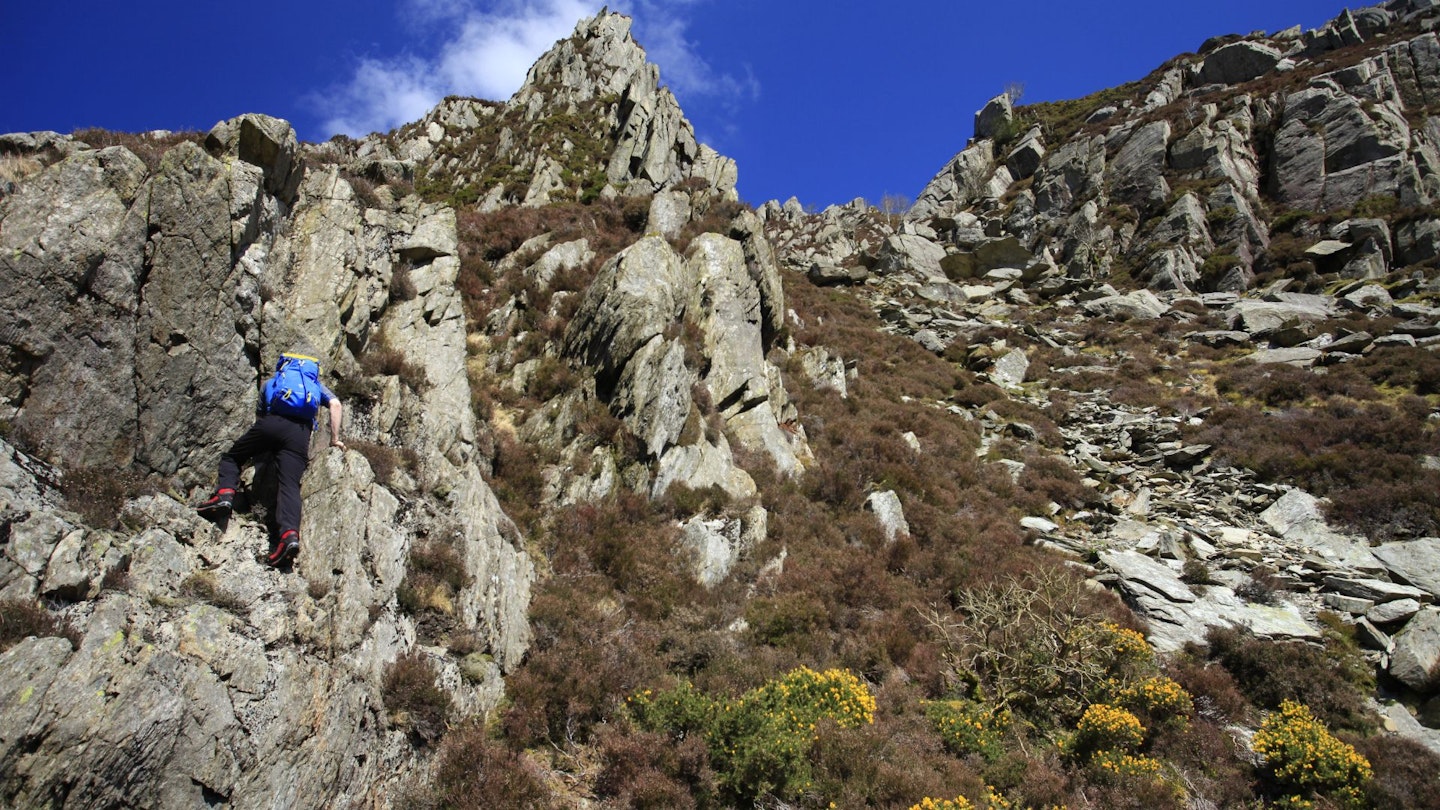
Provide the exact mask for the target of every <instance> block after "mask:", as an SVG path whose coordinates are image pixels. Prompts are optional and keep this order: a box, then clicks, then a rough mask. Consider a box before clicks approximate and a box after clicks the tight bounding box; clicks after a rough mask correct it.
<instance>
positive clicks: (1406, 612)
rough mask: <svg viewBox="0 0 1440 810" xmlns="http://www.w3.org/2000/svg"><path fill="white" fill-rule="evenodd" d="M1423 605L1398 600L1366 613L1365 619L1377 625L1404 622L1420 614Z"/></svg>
mask: <svg viewBox="0 0 1440 810" xmlns="http://www.w3.org/2000/svg"><path fill="white" fill-rule="evenodd" d="M1421 607H1422V606H1421V604H1420V603H1419V602H1418V601H1416V600H1414V599H1396V600H1395V601H1393V602H1386V603H1384V604H1380V605H1376V606H1375V607H1373V608H1371V609H1369V610H1367V611H1365V618H1367V619H1369V620H1370V621H1372V622H1374V623H1375V624H1392V623H1394V622H1403V621H1405V620H1406V619H1408V618H1410V617H1411V616H1414V615H1415V614H1416V613H1419V612H1420V608H1421Z"/></svg>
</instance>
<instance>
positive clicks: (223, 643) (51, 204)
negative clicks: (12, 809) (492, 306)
mask: <svg viewBox="0 0 1440 810" xmlns="http://www.w3.org/2000/svg"><path fill="white" fill-rule="evenodd" d="M298 150H299V147H298V145H297V143H296V141H295V138H294V134H293V132H292V131H291V129H290V127H289V125H288V124H285V123H284V122H282V121H278V120H276V119H271V118H266V117H264V116H258V115H247V116H243V117H241V118H238V119H235V120H232V121H226V122H222V123H221V124H219V125H217V126H216V127H215V129H214V130H213V131H212V132H211V133H210V134H209V135H208V136H207V137H206V138H205V139H204V143H203V145H202V144H201V143H197V142H192V141H186V142H182V143H179V144H178V145H175V146H172V147H171V148H169V149H168V150H166V151H164V153H163V156H161V157H160V158H159V160H158V162H157V163H156V164H155V165H154V166H153V168H152V167H150V166H148V165H147V164H146V163H145V162H144V161H143V160H142V159H141V158H140V157H138V156H136V155H135V154H134V153H132V152H131V151H130V150H129V149H127V148H125V147H110V148H107V149H100V150H93V149H86V148H83V147H82V148H76V149H74V150H72V151H71V152H70V154H69V156H68V157H63V158H61V159H59V160H56V161H54V162H52V163H51V164H50V165H48V166H46V167H44V168H43V170H41V171H39V172H38V173H37V174H35V175H34V176H32V177H30V178H28V179H27V180H26V181H25V182H23V183H21V184H19V185H18V187H17V188H16V189H15V191H14V192H13V193H11V194H8V195H7V196H6V197H4V198H3V200H0V225H3V227H0V233H3V236H0V240H3V242H4V248H5V249H4V253H3V255H4V259H3V260H0V285H3V287H4V290H5V302H4V304H0V307H4V308H5V314H4V316H3V320H4V323H5V326H4V327H3V332H0V353H3V356H4V358H5V362H4V363H3V368H4V369H5V371H4V374H5V379H4V383H3V390H4V392H5V398H4V403H3V407H4V409H5V418H6V421H7V422H8V423H9V424H10V426H11V429H12V431H13V433H12V434H11V435H12V436H13V437H14V440H15V442H17V443H21V444H23V446H24V448H25V451H24V452H21V451H20V450H17V449H16V448H15V446H14V445H12V444H11V443H9V442H0V455H3V458H4V462H3V470H4V473H3V475H0V504H3V506H0V509H3V511H4V515H3V521H4V523H5V524H6V525H7V526H11V527H13V528H11V529H10V530H9V531H8V533H7V537H8V542H7V543H6V544H5V547H4V552H3V561H0V593H3V594H4V596H5V597H6V598H9V599H34V598H36V597H44V598H47V599H63V600H65V601H66V602H67V603H70V604H71V607H70V608H68V609H67V610H66V619H67V620H68V621H69V623H70V625H71V626H72V627H73V628H74V630H75V633H76V634H77V637H78V639H79V642H78V647H75V648H73V649H72V647H71V644H70V642H68V641H66V640H63V639H54V638H46V639H32V640H30V641H26V642H22V643H20V644H18V645H16V646H14V647H12V648H10V649H9V650H6V651H5V652H4V653H3V655H0V679H3V680H4V682H5V687H4V689H5V693H4V695H3V696H0V700H3V701H4V704H3V705H4V706H5V711H4V712H3V714H4V717H5V720H4V723H3V729H0V761H3V762H4V763H5V767H4V773H5V774H6V775H5V776H4V778H3V780H0V796H3V802H4V803H6V804H15V805H16V806H34V805H41V804H45V803H48V802H50V801H51V800H52V799H53V798H54V797H56V796H61V795H64V796H65V801H67V802H70V803H73V804H77V805H87V806H108V805H128V806H196V805H202V804H204V803H206V802H210V803H215V802H217V801H218V802H226V803H228V804H229V806H235V807H253V806H327V805H332V804H335V803H337V802H338V803H341V804H344V803H347V802H350V801H361V800H364V799H366V797H372V796H375V795H378V794H379V793H381V792H383V791H384V790H386V789H387V786H389V785H391V784H393V783H394V782H395V779H396V774H397V773H400V772H403V771H405V770H406V769H408V768H410V767H413V766H414V765H415V764H416V763H417V762H419V761H421V760H420V759H419V757H420V756H422V754H420V753H418V749H416V748H414V747H412V746H411V745H410V744H409V743H408V741H407V732H406V730H405V728H404V726H403V725H399V724H397V723H396V722H394V721H392V720H391V719H390V717H389V715H388V714H387V711H386V708H385V706H384V704H383V699H382V697H381V693H380V684H381V681H382V678H383V676H384V674H385V672H386V670H387V668H388V667H389V665H390V664H391V663H393V662H394V661H395V660H396V658H397V657H398V656H400V655H402V654H405V653H408V652H411V651H412V650H417V649H419V647H417V643H418V642H419V641H421V639H419V638H418V637H417V632H416V620H415V619H414V618H413V617H412V616H410V615H408V614H407V613H406V612H404V611H403V610H401V609H400V608H399V607H398V604H397V596H396V594H397V590H398V589H399V587H400V585H401V583H402V581H404V579H405V577H406V576H407V569H408V567H409V558H410V554H411V551H412V549H413V548H414V547H415V545H416V544H417V542H419V538H424V537H428V538H431V539H432V541H433V539H434V538H440V537H443V538H445V542H447V543H448V544H450V545H451V546H452V547H453V548H454V550H455V552H456V554H457V557H458V559H459V560H460V561H461V564H462V565H463V567H464V572H465V581H466V582H467V583H468V584H467V585H466V586H465V587H464V588H462V589H461V590H460V591H459V592H458V593H457V594H456V595H455V599H454V600H453V604H452V605H451V606H450V608H449V610H450V614H449V615H450V616H451V617H452V618H453V620H454V622H455V623H456V625H457V627H459V628H461V629H462V631H463V632H465V633H467V634H469V635H470V637H472V638H473V639H474V640H475V642H474V643H475V646H478V648H479V649H480V651H481V652H483V653H484V654H486V655H487V656H488V661H489V662H490V663H489V664H488V665H487V666H488V669H485V670H483V671H480V672H479V674H478V676H476V677H468V676H467V677H466V678H461V677H460V675H459V672H460V669H459V663H458V660H457V658H456V657H455V656H452V655H449V654H447V653H446V649H445V647H443V646H438V647H437V646H428V647H425V649H426V650H427V652H424V653H422V654H423V655H425V656H426V657H427V658H428V659H429V660H431V661H432V665H433V666H434V668H435V670H436V672H437V673H439V677H440V679H441V682H442V683H444V684H445V688H446V690H447V694H448V695H449V696H450V699H451V701H452V702H453V703H454V704H455V705H456V706H462V707H465V708H466V709H468V710H470V711H475V712H481V711H485V710H486V709H488V708H491V707H494V706H495V705H497V704H498V702H499V700H500V698H501V695H502V692H503V682H502V680H501V677H502V675H503V674H504V673H505V672H506V671H508V670H510V669H513V668H514V667H516V666H518V665H519V663H520V661H521V659H522V657H523V655H524V653H525V651H526V649H527V647H528V644H529V638H530V630H529V623H528V618H527V616H526V611H527V608H528V603H529V589H530V584H531V581H532V579H533V577H534V572H533V566H532V564H531V562H530V560H529V557H528V554H527V553H526V552H525V551H524V549H523V547H522V544H521V538H520V536H519V534H518V532H517V531H516V529H515V526H514V525H513V523H512V522H511V521H510V519H509V518H508V517H506V515H505V514H504V513H503V512H502V511H501V509H500V506H499V504H498V502H497V501H496V498H495V496H494V494H493V493H492V492H491V491H490V488H489V486H488V484H487V483H486V481H485V478H484V473H485V472H486V471H487V470H488V466H489V464H490V459H489V458H488V455H487V454H488V452H489V451H488V450H484V449H483V444H482V439H483V438H484V437H483V435H482V431H483V428H482V427H481V426H480V425H479V424H478V423H477V421H476V419H475V416H474V413H473V412H472V410H471V407H470V400H471V391H470V388H469V385H468V383H467V377H466V374H465V364H466V357H467V353H466V334H465V319H464V313H463V309H462V305H461V300H460V295H459V293H458V292H457V290H456V288H455V279H456V272H457V270H458V267H459V258H458V250H457V238H456V224H455V223H456V220H455V216H454V213H453V211H451V210H449V209H448V208H444V207H441V206H435V205H427V204H423V203H420V202H419V201H418V200H416V199H414V198H411V199H410V200H408V201H404V202H400V203H396V204H394V205H392V206H390V207H387V208H383V209H382V208H372V209H369V210H366V208H365V206H364V205H363V204H362V203H361V201H360V200H359V199H358V198H357V196H356V195H355V193H354V192H353V190H352V187H351V184H350V183H349V182H348V181H347V180H345V179H344V178H342V177H341V176H340V175H339V173H338V172H337V171H335V170H334V169H333V168H314V167H311V168H310V169H309V170H305V169H303V168H302V160H301V158H300V155H299V151H298ZM402 278H403V286H404V290H403V292H401V291H399V285H401V283H402V282H401V279H402ZM301 343H303V344H305V345H307V346H308V347H309V348H310V349H311V350H312V351H314V352H315V353H316V354H317V355H318V356H319V357H321V359H322V361H323V365H324V367H325V368H326V369H327V374H326V377H327V380H328V381H329V382H330V383H331V384H332V385H335V386H336V387H338V388H341V389H342V390H344V391H346V392H347V393H346V394H345V396H344V399H345V401H346V405H347V406H348V409H349V410H348V414H347V422H348V424H347V426H346V435H347V437H348V438H354V439H364V440H366V441H367V442H368V443H369V444H370V445H371V446H373V447H377V448H380V449H382V450H383V449H384V448H387V447H388V448H403V449H404V451H405V452H406V453H408V454H410V455H409V457H410V458H411V459H413V462H412V463H411V465H410V467H409V469H408V470H407V471H405V472H402V473H399V474H398V475H399V476H401V478H400V480H395V479H394V478H393V477H392V478H391V479H389V480H377V478H376V475H375V473H374V472H373V471H372V467H371V464H370V463H369V461H368V460H367V457H366V456H364V455H361V454H360V453H357V452H355V451H353V450H352V451H349V452H346V453H342V452H340V451H338V450H327V449H324V448H323V446H321V445H318V444H317V446H316V448H315V450H314V451H313V452H312V464H311V466H310V470H309V472H308V473H307V475H306V477H305V480H304V482H303V493H304V497H305V514H304V521H303V523H302V526H301V536H302V538H303V540H304V543H303V554H302V556H301V559H300V561H299V562H298V564H297V565H296V567H295V570H294V571H293V572H291V573H289V574H286V573H281V572H277V571H273V570H270V569H268V568H265V567H264V566H262V565H261V564H260V563H259V562H257V561H256V559H255V554H256V552H257V551H258V550H260V549H263V548H264V547H265V546H266V536H265V530H264V528H263V527H262V526H261V525H260V524H258V523H256V522H255V521H253V520H252V519H251V518H249V517H247V516H244V515H237V517H236V519H235V520H234V521H232V525H231V526H230V528H229V530H228V531H225V532H220V531H217V530H216V529H214V528H213V527H211V526H210V525H209V524H207V523H204V522H202V521H200V520H199V519H198V518H197V517H196V516H195V515H194V514H193V512H191V510H190V508H189V507H188V506H187V505H185V503H183V502H182V501H181V500H180V499H179V498H183V497H184V495H180V496H178V498H177V496H176V495H170V494H166V495H153V496H144V497H133V496H132V497H130V498H129V500H128V501H125V500H122V501H117V502H116V503H115V504H114V506H113V507H109V508H118V509H120V510H121V511H120V518H121V520H120V523H119V524H118V526H112V525H110V524H109V523H108V520H109V519H110V518H113V517H114V514H113V513H111V514H109V515H103V516H101V517H85V516H82V515H80V514H77V513H75V512H72V511H69V510H68V509H67V505H68V506H70V507H76V508H83V507H84V506H85V503H84V502H83V501H81V500H71V499H66V498H62V497H61V496H60V494H59V492H58V491H57V488H56V487H57V484H64V482H66V481H69V480H71V479H75V480H77V481H84V480H91V479H94V480H103V479H105V478H108V477H113V476H118V475H121V474H122V471H124V472H123V474H124V475H131V476H133V475H148V476H150V477H151V479H152V480H153V481H155V482H157V483H160V482H163V484H164V487H165V488H166V489H168V491H169V492H171V493H183V492H185V491H187V490H188V491H189V493H190V495H191V497H195V498H199V497H203V494H202V493H204V492H205V491H206V489H207V488H208V487H209V486H211V485H212V484H213V480H214V475H215V465H216V463H217V460H218V456H219V453H220V452H221V451H222V450H223V449H224V448H225V447H226V446H227V445H228V443H229V442H230V441H231V440H233V438H234V437H235V436H237V435H238V434H239V432H240V431H241V430H243V429H244V428H245V427H246V426H247V425H248V424H249V420H250V419H251V414H252V413H253V411H254V409H255V406H256V391H257V384H258V383H259V382H260V381H262V380H263V378H264V377H265V376H266V374H267V373H268V370H269V368H270V367H271V366H272V364H273V362H274V358H275V357H276V356H277V355H278V353H279V352H280V351H282V350H288V349H291V348H293V347H294V346H296V345H299V344H301ZM381 350H383V351H385V352H392V353H395V355H396V356H398V357H401V358H404V360H405V362H406V363H408V364H409V366H408V368H409V369H410V371H409V372H408V374H409V375H410V378H409V379H407V380H401V379H400V378H399V377H396V376H389V375H386V374H378V375H372V374H370V373H367V372H366V371H365V370H364V368H365V367H366V357H367V352H373V351H381ZM342 383H343V385H342ZM389 452H391V453H394V452H397V450H394V449H392V450H390V451H389ZM54 465H59V466H58V467H57V466H54ZM417 481H428V482H432V483H430V484H428V485H427V486H426V488H424V489H422V488H420V487H418V486H417V485H416V482H417ZM260 486H261V482H260V481H259V480H258V479H257V481H256V482H255V487H256V489H255V492H256V494H257V495H258V494H259V492H260ZM77 497H89V496H77ZM127 582H128V585H127V584H124V583H127ZM426 643H427V644H428V643H430V641H429V640H427V641H426ZM302 775H303V777H304V778H302Z"/></svg>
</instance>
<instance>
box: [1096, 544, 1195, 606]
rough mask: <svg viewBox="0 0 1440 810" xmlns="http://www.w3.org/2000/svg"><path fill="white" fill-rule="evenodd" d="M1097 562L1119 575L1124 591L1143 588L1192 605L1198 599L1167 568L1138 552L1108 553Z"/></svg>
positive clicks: (1174, 573)
mask: <svg viewBox="0 0 1440 810" xmlns="http://www.w3.org/2000/svg"><path fill="white" fill-rule="evenodd" d="M1100 562H1101V563H1103V564H1104V565H1105V566H1106V567H1107V568H1109V569H1110V570H1111V571H1114V572H1115V573H1116V574H1117V575H1119V577H1120V579H1121V581H1122V583H1124V586H1125V588H1126V589H1127V590H1132V591H1133V590H1134V589H1136V588H1145V589H1148V590H1150V591H1153V592H1154V593H1156V594H1158V595H1160V596H1163V597H1165V598H1166V599H1168V600H1170V601H1172V602H1194V601H1195V600H1196V599H1197V598H1198V597H1197V596H1196V595H1195V592H1194V591H1192V590H1190V586H1189V585H1186V584H1185V583H1184V582H1181V581H1180V575H1179V573H1177V572H1176V571H1175V570H1174V569H1172V568H1170V567H1169V566H1167V565H1165V564H1163V563H1159V562H1156V561H1155V560H1152V559H1150V558H1149V557H1146V556H1145V555H1144V554H1141V553H1139V552H1137V551H1107V552H1103V553H1101V555H1100Z"/></svg>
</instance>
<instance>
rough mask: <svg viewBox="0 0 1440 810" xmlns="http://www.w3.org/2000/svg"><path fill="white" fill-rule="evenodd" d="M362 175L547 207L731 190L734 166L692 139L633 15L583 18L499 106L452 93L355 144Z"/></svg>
mask: <svg viewBox="0 0 1440 810" xmlns="http://www.w3.org/2000/svg"><path fill="white" fill-rule="evenodd" d="M350 165H351V166H352V167H354V168H355V169H356V170H358V171H360V172H363V173H367V174H370V175H372V176H373V175H383V174H387V173H388V174H395V173H399V174H401V175H405V174H409V175H413V176H414V177H415V178H416V183H417V184H418V185H420V186H422V187H424V188H426V189H429V190H432V191H443V192H444V193H446V194H448V195H449V196H450V197H451V199H452V200H454V201H455V202H457V203H471V202H475V201H479V202H480V203H481V205H482V207H484V208H486V209H494V208H498V207H500V206H502V205H505V204H523V205H526V206H531V207H535V206H543V205H546V204H549V203H552V202H564V201H568V200H576V199H581V200H590V199H594V198H596V197H601V196H603V197H614V196H618V195H625V196H644V195H649V194H653V193H655V192H657V191H660V190H662V189H667V188H673V187H675V186H677V185H679V184H681V183H683V182H685V181H690V182H692V183H698V184H699V185H702V186H705V187H708V188H711V189H714V190H715V191H717V192H719V193H721V194H723V195H727V196H729V197H731V198H734V197H735V183H736V179H737V172H736V167H735V162H734V161H733V160H731V159H730V158H727V157H724V156H723V155H721V154H719V153H718V152H716V151H715V150H714V149H713V148H711V147H709V146H707V145H705V144H703V143H700V141H699V140H698V139H697V138H696V135H695V129H694V127H693V126H692V125H691V124H690V122H689V121H688V120H686V119H685V116H684V114H683V113H682V112H681V110H680V105H679V104H678V103H677V102H676V100H675V96H674V95H673V94H672V93H671V92H670V90H669V88H667V87H664V86H662V84H661V82H660V73H659V69H658V68H657V67H656V66H655V65H654V64H651V63H650V62H648V61H647V60H646V58H645V51H644V50H643V49H642V48H641V47H640V45H639V44H637V43H636V42H635V39H634V38H633V37H632V36H631V34H630V18H628V17H625V16H623V15H620V14H616V13H612V12H602V13H600V14H598V15H596V16H595V17H591V18H588V19H583V20H581V21H580V22H579V23H578V24H577V25H576V27H575V32H574V33H573V34H572V35H571V36H570V37H568V38H566V39H563V40H561V41H559V42H557V43H556V44H555V46H554V47H552V48H551V49H550V50H549V51H548V52H546V53H545V54H544V55H543V56H542V57H541V58H540V59H539V60H538V61H537V62H536V63H535V64H534V65H533V66H531V68H530V71H529V73H528V74H527V76H526V80H525V83H524V84H523V85H522V86H521V88H520V90H518V91H517V92H516V93H515V95H514V96H513V97H511V98H510V99H509V101H507V102H505V103H504V104H497V103H494V102H488V101H481V100H478V99H466V98H450V99H446V100H445V101H444V102H442V103H441V104H440V105H439V106H438V107H436V108H435V109H434V110H432V111H431V112H430V113H429V114H428V115H427V116H426V117H425V118H423V119H421V120H420V121H418V122H416V123H414V124H410V125H407V126H405V127H402V128H401V129H400V130H398V131H397V132H396V133H395V134H394V136H393V137H385V138H379V137H372V138H369V139H367V140H365V141H363V142H360V143H359V144H357V145H356V147H355V150H354V156H353V158H351V164H350Z"/></svg>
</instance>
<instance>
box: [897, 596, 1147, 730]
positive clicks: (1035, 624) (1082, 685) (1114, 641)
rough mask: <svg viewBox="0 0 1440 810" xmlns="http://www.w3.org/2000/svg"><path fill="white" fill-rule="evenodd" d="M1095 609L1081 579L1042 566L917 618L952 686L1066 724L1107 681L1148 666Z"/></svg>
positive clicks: (1128, 638)
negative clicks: (934, 642) (939, 651)
mask: <svg viewBox="0 0 1440 810" xmlns="http://www.w3.org/2000/svg"><path fill="white" fill-rule="evenodd" d="M1099 607H1100V606H1099V605H1098V604H1097V600H1096V598H1095V594H1094V593H1093V592H1091V591H1090V590H1089V589H1087V588H1086V587H1085V583H1084V581H1083V580H1082V579H1080V578H1079V577H1077V576H1075V575H1073V574H1070V573H1069V572H1066V571H1064V570H1063V569H1059V568H1042V569H1039V570H1037V571H1035V572H1033V573H1032V574H1030V575H1029V576H1027V577H1024V578H1020V577H1011V578H1009V579H1006V580H1005V581H1002V582H999V583H995V584H992V585H988V586H983V587H979V588H974V589H970V590H966V591H962V592H960V593H957V594H956V596H955V609H954V611H941V610H939V609H935V608H932V609H931V610H930V611H929V612H928V613H927V614H926V616H925V619H926V621H927V623H928V624H929V625H930V627H931V629H932V630H933V631H934V632H935V634H936V636H937V637H938V639H939V640H940V643H941V645H942V647H943V648H944V650H945V656H946V660H947V662H948V664H949V667H950V674H951V678H952V682H953V683H955V684H956V685H957V686H958V685H965V684H969V685H970V686H971V689H970V690H969V691H973V692H977V693H978V695H979V696H980V697H982V698H984V699H985V700H986V701H987V703H989V704H992V705H996V706H1001V707H1005V708H1012V709H1016V710H1019V711H1021V712H1022V713H1024V714H1025V715H1027V716H1028V717H1030V718H1031V720H1032V722H1033V721H1036V720H1037V719H1040V718H1042V717H1044V718H1046V719H1048V720H1049V722H1073V721H1074V720H1075V719H1076V718H1078V717H1079V716H1080V713H1081V711H1083V710H1084V708H1085V706H1086V705H1087V704H1089V703H1090V702H1092V701H1093V700H1094V698H1095V696H1096V694H1097V690H1100V689H1102V688H1103V687H1104V686H1105V684H1106V682H1107V681H1109V680H1112V679H1115V678H1117V677H1119V676H1129V675H1133V674H1135V672H1136V671H1138V670H1139V669H1141V668H1144V667H1153V666H1154V663H1153V658H1152V657H1151V654H1150V652H1149V648H1148V647H1147V646H1146V645H1145V643H1144V640H1143V638H1139V637H1138V634H1136V633H1134V631H1126V630H1123V629H1121V628H1119V627H1118V626H1116V625H1114V624H1111V623H1110V622H1108V621H1106V617H1105V614H1104V613H1102V612H1101V611H1100V609H1099ZM1137 645H1138V648H1137ZM1139 648H1143V649H1139Z"/></svg>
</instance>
